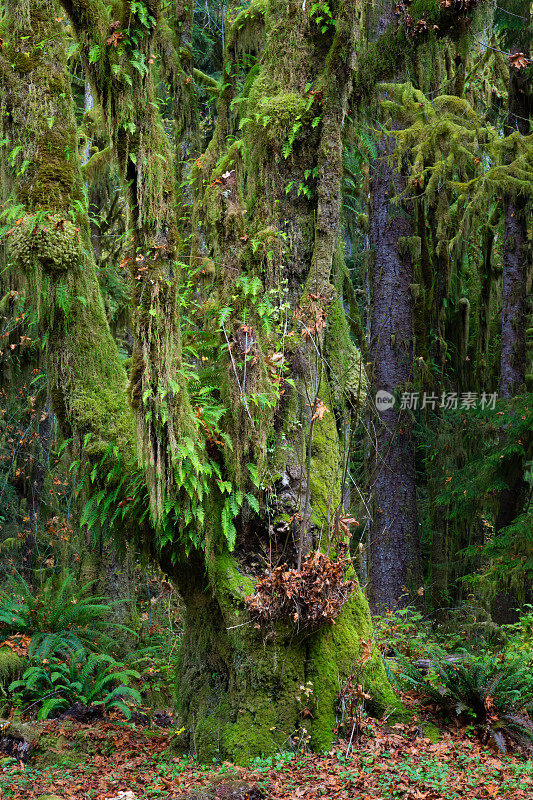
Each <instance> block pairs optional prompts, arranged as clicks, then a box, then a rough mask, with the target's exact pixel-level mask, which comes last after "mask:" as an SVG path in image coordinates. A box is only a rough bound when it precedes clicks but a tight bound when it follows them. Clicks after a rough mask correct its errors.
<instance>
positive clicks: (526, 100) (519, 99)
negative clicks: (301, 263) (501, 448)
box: [492, 42, 531, 623]
mask: <svg viewBox="0 0 533 800" xmlns="http://www.w3.org/2000/svg"><path fill="white" fill-rule="evenodd" d="M514 49H515V50H517V49H518V48H514ZM524 50H525V51H526V52H529V42H527V43H526V46H525V47H524ZM530 108H531V92H530V88H529V86H528V84H527V80H526V79H525V78H524V76H523V75H522V74H521V71H520V70H518V69H516V68H514V67H513V66H511V68H510V77H509V112H508V124H507V130H506V133H507V134H508V135H509V134H511V133H512V132H513V131H518V133H519V134H520V135H521V136H527V135H528V133H529V114H530ZM527 207H528V199H527V197H526V196H525V194H522V193H520V192H515V193H513V194H508V195H507V196H506V197H505V220H504V241H503V252H502V256H503V258H502V260H503V274H502V345H501V361H500V396H501V397H502V398H504V399H507V400H511V399H512V398H513V397H514V396H515V395H516V394H517V393H518V392H520V391H521V390H523V389H524V388H525V377H526V328H527V317H528V315H527V305H526V291H527V276H528V264H529V263H530V258H529V256H528V251H529V243H528V231H527V224H528V220H527V213H526V209H527ZM501 439H502V442H505V441H506V439H507V437H506V434H505V431H502V433H501ZM502 467H503V471H504V480H505V482H506V483H507V488H505V489H503V490H502V491H501V492H500V496H499V507H498V512H497V514H496V520H495V524H494V529H495V533H496V534H498V532H499V531H501V530H502V528H505V527H506V526H508V525H510V524H511V523H512V522H513V521H514V520H515V519H516V518H517V516H518V515H519V514H520V513H521V511H522V509H523V506H524V502H525V499H526V497H527V494H528V491H529V486H528V483H527V482H526V480H525V467H526V465H525V460H524V457H523V455H521V454H520V453H518V454H517V453H513V454H511V455H510V456H508V457H507V458H506V459H505V464H502ZM517 606H518V598H517V595H516V591H514V590H513V589H511V588H510V589H508V590H502V591H500V592H498V594H497V596H496V598H495V601H494V603H493V610H492V614H493V617H494V619H495V620H496V621H497V622H500V623H510V622H514V621H515V620H516V608H517Z"/></svg>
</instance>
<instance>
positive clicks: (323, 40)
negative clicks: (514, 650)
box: [2, 0, 396, 761]
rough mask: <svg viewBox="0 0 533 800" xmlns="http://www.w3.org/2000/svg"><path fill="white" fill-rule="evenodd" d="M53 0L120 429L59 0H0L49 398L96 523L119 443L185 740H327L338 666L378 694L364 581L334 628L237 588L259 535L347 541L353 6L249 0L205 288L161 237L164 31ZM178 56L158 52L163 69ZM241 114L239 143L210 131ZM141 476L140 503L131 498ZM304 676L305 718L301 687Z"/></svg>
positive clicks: (206, 255)
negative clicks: (116, 219)
mask: <svg viewBox="0 0 533 800" xmlns="http://www.w3.org/2000/svg"><path fill="white" fill-rule="evenodd" d="M141 5H142V9H141V8H140V6H141ZM64 6H65V8H66V10H67V11H68V13H69V15H70V18H71V20H72V24H73V27H74V30H75V31H76V34H77V37H78V41H79V43H80V47H81V52H82V56H83V58H84V61H85V65H86V69H87V73H88V76H89V79H90V80H91V84H92V89H93V93H94V96H95V98H96V99H97V101H98V102H99V103H100V106H101V108H102V110H103V113H104V118H105V120H106V122H107V125H108V131H109V135H110V138H111V142H112V147H113V150H114V156H115V159H116V162H117V165H118V167H119V170H120V172H121V175H122V178H123V180H124V184H125V186H127V187H128V207H129V213H130V224H131V226H132V229H133V232H134V233H133V244H134V248H135V249H134V250H133V251H132V254H131V256H130V258H131V259H132V264H133V266H134V268H133V277H134V279H137V280H136V284H135V286H136V292H135V296H134V302H135V306H136V308H135V315H134V319H135V330H136V342H137V344H136V349H135V352H134V359H133V368H132V376H131V397H132V401H133V408H134V409H135V410H136V411H137V420H138V423H137V427H136V426H135V425H134V416H133V413H132V411H131V410H130V407H129V406H128V403H127V402H126V398H127V387H126V376H125V371H124V367H123V365H122V364H121V363H120V360H119V358H118V354H117V349H116V346H115V343H114V342H113V339H112V337H111V334H110V331H109V327H108V324H107V321H106V318H105V314H104V308H103V304H102V299H101V296H100V292H99V287H98V283H97V279H96V274H95V267H94V259H93V255H92V252H91V247H90V237H89V227H88V221H87V208H86V198H85V193H84V188H83V182H82V177H81V172H80V168H79V157H78V153H77V141H76V128H75V123H74V116H73V111H72V101H71V94H70V87H69V83H68V77H67V73H66V70H65V53H64V44H63V38H62V34H63V30H64V29H63V26H62V24H61V22H57V21H56V20H57V19H60V18H59V16H58V15H57V7H56V5H55V3H54V2H52V0H39V2H36V3H32V4H23V6H22V7H21V5H20V4H19V3H8V4H7V6H6V14H5V17H4V19H3V29H4V32H5V38H6V46H5V48H4V51H3V53H2V75H3V104H4V109H5V116H4V126H5V127H4V133H5V138H6V139H7V141H8V145H7V146H8V148H9V152H10V153H12V154H13V155H12V158H11V160H5V161H4V166H6V164H8V165H9V166H10V167H13V172H12V174H11V175H10V176H9V178H10V183H11V185H12V186H13V193H14V194H13V197H14V199H15V200H16V202H17V204H18V206H19V209H20V210H19V213H20V216H19V217H18V219H17V224H15V225H14V227H13V231H12V233H11V234H10V236H9V237H8V243H9V255H10V260H11V264H12V265H13V266H16V265H17V266H18V267H19V268H21V269H22V270H23V271H24V274H25V283H26V286H27V287H28V288H27V291H28V297H29V299H30V298H31V300H32V302H33V303H34V304H35V307H36V308H37V310H38V313H39V315H40V318H41V319H42V321H43V325H44V326H45V327H46V330H47V333H48V344H47V357H48V361H49V372H50V375H51V381H52V385H51V397H52V402H53V405H54V410H55V412H56V414H57V415H58V417H59V419H60V422H61V425H62V427H63V430H64V432H65V435H69V436H72V438H73V448H74V450H75V451H76V452H77V454H79V455H80V456H82V457H83V458H84V459H85V460H86V463H87V464H89V465H92V467H94V470H93V474H92V483H91V482H90V481H89V482H88V483H87V492H88V493H90V494H91V493H92V495H93V496H92V499H90V502H89V508H91V507H92V509H93V510H95V511H96V512H97V513H98V515H99V518H100V519H102V518H103V517H104V515H105V513H106V512H108V513H109V515H110V516H111V515H113V512H114V510H115V508H116V506H118V505H119V500H121V498H122V497H123V495H124V494H126V493H127V488H126V487H130V486H131V482H128V481H126V482H124V481H122V480H120V479H119V478H120V475H117V471H118V472H119V473H120V472H122V473H125V474H126V475H127V474H129V473H131V474H132V475H135V464H134V459H133V447H134V440H135V439H137V444H138V452H139V457H140V459H141V463H142V465H143V467H144V470H145V478H146V483H147V486H148V488H149V498H150V512H151V513H150V518H151V525H152V527H151V529H150V530H151V533H148V534H146V533H145V538H146V535H148V536H151V537H152V540H151V541H150V542H149V543H148V545H149V547H150V549H151V550H153V551H157V552H158V553H159V558H160V561H161V563H162V565H163V566H164V568H165V569H166V570H167V571H168V572H169V573H170V574H171V575H172V576H173V578H174V579H175V580H176V582H177V584H178V586H179V589H180V592H181V594H182V596H183V599H184V602H185V636H184V641H183V645H182V655H181V666H180V676H179V678H180V680H179V686H180V703H181V709H182V713H183V718H184V722H185V723H186V725H187V727H188V729H189V730H190V731H191V743H192V745H193V747H194V749H195V751H196V752H197V753H198V755H200V756H201V757H204V758H205V757H208V756H210V755H213V754H216V753H220V754H229V755H231V756H232V757H234V758H235V759H236V760H240V761H244V760H246V759H247V758H248V757H250V756H251V755H255V754H260V753H267V752H273V751H275V750H276V749H278V748H280V747H282V746H283V745H284V744H286V740H287V737H291V736H293V735H297V736H302V737H305V736H307V735H309V736H310V737H311V739H312V742H313V745H314V746H316V747H320V748H323V747H326V746H327V745H328V744H329V743H330V742H331V738H332V735H333V727H334V723H335V698H336V695H337V693H338V687H339V681H341V682H342V680H343V676H348V674H350V673H352V672H353V671H355V670H360V676H361V680H362V681H363V682H364V685H365V688H366V689H367V690H368V691H369V692H370V693H371V695H372V699H373V703H374V706H375V708H376V709H377V710H384V709H385V708H387V707H388V708H394V707H395V705H396V700H395V698H394V696H393V694H392V692H391V690H390V688H389V685H388V681H387V679H386V677H385V673H384V670H383V666H382V664H381V660H380V657H379V655H378V654H377V653H375V652H374V653H372V656H371V657H370V658H369V657H368V655H369V654H368V655H367V656H364V652H365V651H364V649H362V648H361V647H360V642H361V640H364V641H368V642H370V640H371V622H370V616H369V611H368V606H367V604H366V601H365V600H364V598H363V595H362V593H361V592H360V591H359V590H357V591H356V592H355V593H354V594H353V596H352V597H351V598H347V597H346V598H345V599H346V600H348V602H347V603H346V604H345V606H344V608H343V609H342V612H341V614H340V616H339V617H338V618H337V619H336V621H335V624H329V623H327V622H326V623H325V624H324V625H319V626H318V627H317V626H315V628H311V627H310V626H308V625H307V624H306V623H307V622H308V621H307V620H306V618H305V616H304V615H302V618H301V619H298V618H297V617H296V618H291V619H275V620H273V622H272V624H271V625H270V624H269V625H266V624H265V625H259V628H260V630H259V631H258V630H257V629H256V626H254V624H253V621H252V620H250V619H249V618H248V617H247V615H246V614H245V613H244V611H243V598H244V597H245V596H246V595H248V594H250V593H251V592H253V588H254V583H255V580H256V578H257V577H258V575H259V574H260V571H261V570H260V567H261V566H262V564H263V563H267V562H261V561H259V563H258V562H257V561H255V559H256V557H257V553H258V551H259V552H260V551H261V548H263V549H265V551H266V552H268V549H269V548H271V552H272V562H273V563H272V566H274V565H275V564H282V565H285V566H284V569H288V568H289V567H290V566H291V564H292V565H294V566H296V567H298V568H299V567H300V566H301V565H302V562H304V561H305V559H306V557H308V555H309V553H310V552H311V551H312V550H315V549H322V550H324V551H326V550H328V551H330V554H331V555H334V553H335V552H339V553H341V554H342V553H343V552H345V551H346V548H345V544H344V540H345V539H346V535H347V531H348V525H349V523H347V522H345V521H344V520H345V515H344V511H343V508H342V505H341V501H340V498H341V494H342V486H343V482H344V479H345V478H344V475H345V467H344V464H345V461H346V458H347V453H346V448H345V445H344V441H345V438H344V435H343V431H344V427H343V426H345V425H346V422H347V420H349V417H350V414H351V415H352V416H353V417H355V415H356V413H357V410H358V408H359V406H360V402H361V398H362V396H364V375H363V371H362V368H361V363H360V357H359V354H358V351H357V349H356V348H355V346H354V345H353V344H352V343H351V341H350V336H349V328H348V324H347V321H346V317H345V313H344V309H343V306H342V289H341V287H342V284H343V280H344V266H343V262H342V257H341V248H340V233H341V231H340V188H341V177H342V139H341V135H342V130H343V124H344V119H345V114H346V104H347V100H348V95H349V92H350V86H351V77H352V71H353V67H354V60H355V58H356V52H355V46H356V43H357V42H358V41H359V36H358V32H359V28H360V25H361V22H362V13H361V11H362V9H361V8H360V7H359V6H358V5H357V4H350V3H347V4H346V5H344V4H341V5H340V6H339V8H338V9H337V15H336V22H337V25H336V26H335V25H333V17H332V21H331V23H328V24H327V25H326V26H321V25H320V24H319V23H317V20H316V19H315V18H314V17H313V15H311V14H310V13H309V11H304V10H303V9H302V7H301V5H300V4H298V3H294V4H292V3H291V4H289V5H286V4H279V3H275V2H271V3H268V4H258V3H256V4H254V5H253V6H252V8H251V9H250V10H249V11H247V12H245V13H244V14H243V15H242V16H241V18H240V19H237V21H236V22H235V25H234V27H233V31H232V34H231V36H232V38H231V39H230V41H229V43H228V48H227V57H226V64H225V85H224V87H223V89H222V92H221V97H220V107H219V116H218V123H217V129H216V130H215V134H214V137H213V140H212V142H211V144H210V146H209V148H208V151H207V152H206V153H205V154H204V155H203V156H202V157H201V158H200V159H199V161H198V164H197V175H196V177H195V180H196V182H197V192H196V201H195V210H194V221H195V226H196V229H197V230H199V231H200V232H202V234H201V235H199V236H198V237H195V240H194V242H193V245H192V254H191V259H190V263H192V264H194V263H196V261H195V260H194V259H198V258H200V259H201V263H202V264H203V265H204V273H205V274H209V275H212V273H213V271H214V273H215V285H214V287H213V291H211V292H210V293H208V292H207V290H206V287H205V283H206V278H204V277H203V276H202V275H199V276H196V277H195V278H194V280H193V281H191V280H190V281H189V283H188V284H187V282H186V281H184V280H182V277H181V274H180V272H181V270H182V269H184V267H183V266H182V267H178V264H177V260H176V259H177V255H178V253H179V254H180V255H181V257H182V262H183V263H185V264H187V266H188V264H189V256H188V251H187V248H186V246H185V244H184V243H180V238H179V229H178V219H179V218H180V216H181V215H182V213H183V212H182V208H183V206H182V205H181V204H180V196H179V192H178V191H177V187H176V182H175V179H174V169H173V155H172V152H173V151H172V150H171V148H170V146H169V143H168V139H167V138H166V135H165V133H164V131H163V124H162V119H161V116H160V111H159V108H158V103H157V99H156V97H157V93H156V89H155V84H154V83H153V82H152V81H153V77H152V76H154V71H153V70H152V69H151V68H150V67H151V66H152V65H151V64H149V61H150V59H151V57H152V52H153V51H157V52H161V49H163V48H165V47H167V48H170V47H175V45H174V44H173V41H174V40H173V35H172V32H171V30H169V28H168V22H169V20H168V19H166V18H165V17H163V15H162V12H161V9H160V8H159V6H158V4H157V3H150V4H146V5H145V4H139V3H135V4H133V3H132V4H130V3H124V4H116V5H115V6H114V7H113V9H111V8H110V7H109V6H107V5H106V4H104V3H100V2H90V3H84V2H80V3H67V2H65V3H64ZM111 11H113V13H112V14H111V13H110V12H111ZM170 21H171V20H170ZM322 28H324V29H323V30H322ZM246 42H248V43H249V44H246ZM247 47H248V48H249V49H251V50H253V49H254V48H255V50H256V51H258V50H259V48H264V49H263V60H262V63H261V66H260V67H259V68H255V69H254V70H253V71H252V74H250V75H248V77H247V79H246V82H245V85H244V87H242V88H241V86H240V85H239V76H238V71H239V63H238V58H239V53H240V52H243V50H245V49H246V48H247ZM293 47H295V48H296V52H295V51H293V49H292V48H293ZM179 56H180V54H179V53H178V51H177V50H176V51H172V57H173V58H175V62H173V64H172V68H173V69H176V70H178V71H180V70H182V65H181V60H180V57H179ZM180 74H181V73H180ZM183 75H185V73H183ZM154 77H155V76H154ZM183 84H184V85H185V86H187V85H188V81H187V80H186V78H185V77H184V80H183ZM237 92H239V93H240V100H241V102H242V103H243V106H244V105H246V112H245V113H243V114H241V116H240V120H238V119H237V117H236V115H234V114H233V112H232V110H231V108H230V103H231V100H233V99H234V96H236V94H237ZM181 113H182V115H184V114H185V113H186V110H185V109H184V108H183V107H182V109H181ZM44 115H46V117H45V116H44ZM46 120H52V122H51V123H50V124H46ZM246 120H248V121H246ZM239 127H241V128H242V130H243V134H242V137H241V139H240V141H239V142H238V146H237V144H236V143H235V142H232V141H231V140H230V139H229V137H230V136H231V135H232V134H233V135H234V133H235V132H236V131H238V130H239ZM9 171H10V172H11V170H9ZM202 178H203V179H204V182H203V183H202ZM291 180H292V181H293V182H294V181H296V184H294V183H293V186H292V187H291V186H290V185H289V184H290V183H291ZM301 187H304V189H305V190H304V189H302V188H301ZM204 234H205V241H204V240H203V236H204ZM236 286H237V287H238V288H237V289H236ZM285 287H286V288H285ZM186 292H188V294H185V293H186ZM235 292H236V294H235ZM208 294H209V296H208ZM183 298H185V299H186V298H189V299H190V300H191V313H190V318H191V322H190V323H189V325H192V329H189V330H188V331H185V333H184V335H185V337H186V339H185V340H186V341H187V344H190V340H192V339H197V338H198V337H200V338H202V337H203V339H204V340H205V341H206V342H208V343H209V348H210V352H209V355H208V356H205V358H206V359H207V360H209V359H212V360H213V361H215V363H216V360H218V365H219V366H218V368H217V369H216V371H217V372H218V377H217V380H218V381H219V383H218V384H217V388H216V391H215V392H214V395H213V393H210V395H209V399H208V400H207V402H205V403H204V405H205V406H206V407H207V406H208V405H209V403H212V402H213V401H214V400H216V402H217V403H218V406H219V408H220V409H221V412H222V416H220V412H216V414H215V416H214V419H215V421H216V425H214V423H213V421H212V419H211V418H208V415H207V408H206V409H205V411H204V408H203V407H202V406H200V405H199V403H198V404H196V405H195V406H194V408H193V406H192V403H193V402H195V400H194V391H195V381H194V380H193V381H192V384H191V377H192V374H191V369H192V368H193V367H194V366H196V365H197V362H196V361H195V360H194V357H193V360H192V361H190V363H189V364H188V365H187V364H185V365H184V362H183V360H182V358H181V335H182V331H181V330H180V315H179V305H180V303H181V302H183ZM279 298H281V299H282V302H279V301H278V300H279ZM259 299H261V300H263V301H264V304H263V307H261V306H260V303H259ZM283 300H286V302H283ZM202 303H203V304H204V305H203V307H202V306H201V304H202ZM207 303H211V304H212V306H211V308H212V313H211V314H210V315H208V314H206V313H205V311H206V304H207ZM225 308H227V309H228V311H227V312H225V311H224V309H225ZM227 345H229V347H228V346H227ZM200 363H201V362H200ZM200 377H201V376H200ZM188 383H189V384H191V385H190V388H189V387H188V386H187V384H188ZM218 385H220V386H221V387H222V388H220V389H218ZM201 386H202V381H201V380H200V387H201ZM201 391H202V389H201ZM201 396H204V397H205V393H204V395H201ZM136 430H137V434H136ZM113 462H115V463H113ZM117 464H118V465H119V466H118V470H117ZM247 465H251V466H247ZM132 480H133V478H132ZM139 491H140V498H141V499H139V496H136V497H135V498H134V501H135V502H134V504H133V507H134V508H136V509H139V505H140V503H141V502H142V501H143V500H144V498H145V497H146V496H145V495H144V494H143V493H142V489H140V490H139ZM121 502H122V501H121ZM146 502H147V500H146ZM91 503H92V506H91ZM122 505H124V504H123V503H122ZM89 516H90V515H89ZM115 516H116V514H115ZM132 518H133V513H130V515H129V517H126V520H128V519H129V520H130V524H131V521H133V520H132ZM131 527H133V525H132V526H131ZM132 533H133V531H131V528H130V535H131V534H132ZM137 533H138V531H137ZM341 563H342V562H341ZM258 567H259V568H258ZM326 600H327V592H326V596H325V598H324V601H323V602H325V601H326ZM324 616H325V618H326V619H327V617H328V612H327V609H326V607H325V606H324ZM306 681H311V682H312V684H313V697H314V701H313V702H314V707H313V717H312V718H311V721H310V722H308V723H307V726H306V727H307V728H309V734H307V733H305V732H304V730H303V729H302V727H301V725H302V718H301V714H300V711H301V708H302V706H301V703H300V702H299V700H298V695H299V693H300V691H301V690H300V686H301V685H302V684H304V683H305V682H306Z"/></svg>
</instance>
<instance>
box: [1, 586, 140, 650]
mask: <svg viewBox="0 0 533 800" xmlns="http://www.w3.org/2000/svg"><path fill="white" fill-rule="evenodd" d="M75 580H76V576H75V574H74V573H70V574H68V575H67V576H66V577H65V578H64V579H63V580H61V581H60V582H59V584H58V582H57V578H56V577H55V576H51V577H49V578H48V579H47V580H46V581H45V582H44V583H43V584H42V586H41V587H40V589H39V590H38V591H35V590H34V589H33V588H32V587H31V586H30V585H29V584H28V582H27V581H26V580H24V578H22V577H21V576H16V577H14V578H13V579H12V582H11V586H10V587H9V589H7V590H2V591H1V592H0V643H1V642H2V641H3V640H5V639H7V638H8V637H9V636H12V635H13V634H25V635H26V636H28V637H30V640H31V641H30V644H29V650H28V653H29V656H30V657H35V658H37V659H43V658H47V657H49V656H50V655H51V654H53V653H55V654H63V655H65V654H69V653H70V654H72V653H75V652H77V651H79V650H81V649H87V650H90V651H102V650H104V651H106V650H112V649H113V646H114V645H115V644H116V641H115V639H114V638H113V635H112V634H113V633H116V632H117V631H118V630H119V629H121V630H125V628H124V626H122V625H120V624H118V623H116V622H113V621H112V620H111V619H110V615H111V614H112V613H113V607H114V605H116V604H115V603H112V602H111V603H110V602H109V601H107V600H106V598H104V597H94V596H92V595H91V593H90V592H91V587H92V583H87V584H85V585H83V586H81V587H79V588H78V587H77V586H76V583H75ZM130 633H131V632H130Z"/></svg>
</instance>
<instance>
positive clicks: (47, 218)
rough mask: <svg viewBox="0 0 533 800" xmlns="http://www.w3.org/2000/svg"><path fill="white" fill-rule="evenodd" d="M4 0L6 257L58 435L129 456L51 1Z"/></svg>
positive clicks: (119, 369) (128, 431)
mask: <svg viewBox="0 0 533 800" xmlns="http://www.w3.org/2000/svg"><path fill="white" fill-rule="evenodd" d="M5 6H6V13H5V17H4V20H3V29H4V32H5V35H6V44H5V46H4V50H3V52H2V54H1V59H2V65H1V66H2V111H3V114H2V128H3V130H2V134H3V138H4V140H5V142H6V143H5V144H4V148H5V150H7V155H9V154H11V157H10V158H7V157H4V160H3V170H4V174H3V179H4V182H5V184H6V185H8V186H11V187H12V191H13V197H14V201H15V203H17V204H18V206H19V207H20V217H19V219H18V220H16V221H15V223H14V225H13V228H12V230H11V232H10V233H9V235H8V236H7V242H8V253H9V259H10V266H11V268H12V269H17V270H22V272H23V274H24V276H25V280H26V296H27V298H28V300H29V301H30V303H31V304H33V306H34V308H35V310H36V311H37V312H38V314H39V319H40V324H41V328H42V331H43V335H46V340H47V348H46V354H47V373H48V375H49V381H50V386H49V390H50V396H51V400H52V404H53V409H54V412H55V414H56V415H57V417H58V420H59V424H60V426H61V430H62V432H63V434H64V435H65V436H67V437H70V436H72V437H74V443H75V449H76V452H77V453H78V454H79V456H80V457H82V458H84V459H85V460H86V462H87V463H88V464H90V465H91V467H92V466H98V465H99V464H100V462H101V461H102V459H103V458H104V457H105V456H106V453H107V452H108V448H109V446H110V445H115V446H117V447H118V448H119V449H120V450H121V453H122V456H123V458H124V460H125V461H126V462H127V461H129V462H133V461H134V449H133V447H134V442H133V437H134V424H133V415H132V413H131V410H130V409H129V408H128V406H127V405H126V404H125V403H124V397H125V394H126V391H127V379H126V373H125V370H124V367H123V366H122V364H121V362H120V359H119V355H118V351H117V348H116V345H115V342H114V341H113V338H112V336H111V333H110V331H109V326H108V324H107V320H106V317H105V313H104V307H103V303H102V298H101V295H100V288H99V285H98V280H97V275H96V269H95V263H94V258H93V255H92V250H91V243H90V234H89V225H88V218H87V208H86V203H85V197H84V190H83V182H82V177H81V171H80V166H79V159H78V155H77V130H76V123H75V119H74V113H73V107H72V98H71V92H70V81H69V77H68V73H67V71H66V67H65V61H66V51H65V45H64V41H63V37H62V28H61V25H60V24H59V23H58V22H57V21H56V18H57V17H58V7H57V6H56V4H55V3H54V2H52V0H38V1H37V2H32V3H31V5H30V4H24V3H22V4H20V3H18V2H8V3H6V4H5ZM104 466H105V465H104ZM104 466H102V469H104ZM108 466H109V462H108Z"/></svg>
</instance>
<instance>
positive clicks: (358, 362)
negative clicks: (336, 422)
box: [326, 298, 368, 411]
mask: <svg viewBox="0 0 533 800" xmlns="http://www.w3.org/2000/svg"><path fill="white" fill-rule="evenodd" d="M328 320H329V326H328V332H327V337H326V352H327V359H328V363H329V364H330V366H331V370H330V373H331V376H330V381H331V389H332V395H333V399H334V401H335V403H336V405H337V406H338V407H339V408H340V407H342V406H343V404H345V405H347V406H348V408H350V409H351V410H353V411H358V410H359V409H361V408H362V407H363V405H364V403H365V400H366V393H367V383H368V382H367V377H366V373H365V369H364V364H363V359H362V356H361V351H360V350H359V348H358V347H356V346H355V344H354V343H353V342H352V340H351V337H350V329H349V326H348V320H347V319H346V314H345V313H344V309H343V307H342V303H341V301H340V300H339V299H338V298H336V299H335V300H334V301H333V302H332V303H331V304H330V306H329V315H328Z"/></svg>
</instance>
